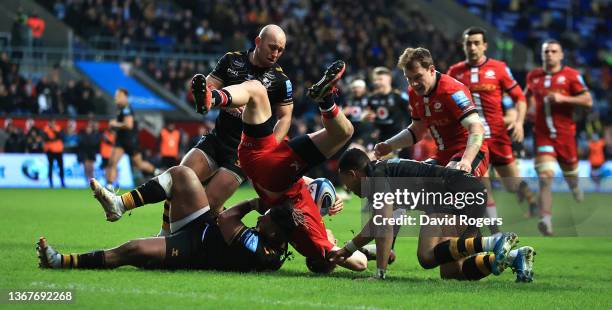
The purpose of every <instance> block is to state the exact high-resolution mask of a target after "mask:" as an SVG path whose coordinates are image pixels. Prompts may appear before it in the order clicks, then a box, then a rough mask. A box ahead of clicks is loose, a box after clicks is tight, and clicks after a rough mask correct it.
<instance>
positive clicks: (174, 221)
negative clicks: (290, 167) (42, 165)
mask: <svg viewBox="0 0 612 310" xmlns="http://www.w3.org/2000/svg"><path fill="white" fill-rule="evenodd" d="M90 185H91V187H92V190H93V192H94V195H95V196H96V198H97V199H98V200H100V202H101V203H102V204H103V206H105V209H106V210H107V216H110V217H111V218H112V217H113V216H120V215H121V214H112V213H113V212H115V211H116V210H115V211H113V210H114V209H112V208H108V206H109V205H111V206H115V205H116V204H113V203H112V202H111V203H109V199H114V198H115V197H116V196H114V195H113V196H112V197H111V196H109V195H102V194H101V193H109V192H108V191H107V190H106V189H104V188H103V187H102V186H100V184H99V183H98V182H97V181H96V180H95V179H91V180H90ZM130 193H131V194H132V195H130V197H132V199H133V200H134V201H131V202H130V203H136V204H146V203H152V202H161V201H164V200H165V199H169V200H170V202H171V208H170V229H171V231H172V234H171V235H169V236H165V237H151V238H142V239H135V240H130V241H128V242H126V243H124V244H123V245H120V246H118V247H115V248H112V249H108V250H97V251H93V252H89V253H83V254H67V255H66V254H61V253H59V252H57V251H56V250H55V249H53V248H52V247H51V246H49V245H48V244H47V240H46V239H45V238H44V237H41V238H40V240H39V242H38V246H37V250H38V255H39V258H40V267H42V268H89V269H92V268H93V269H99V268H117V267H120V266H124V265H131V266H136V267H141V268H157V269H212V270H228V271H255V270H256V271H263V270H277V269H279V268H280V267H281V265H282V264H283V262H284V258H283V255H285V254H286V251H287V241H288V240H289V236H291V234H292V233H293V232H294V230H295V229H296V228H297V226H298V225H299V224H300V223H302V222H303V221H304V216H303V215H302V214H301V212H299V210H296V209H294V207H293V205H291V203H290V201H284V202H281V203H279V204H278V205H276V206H275V207H274V208H272V209H270V211H269V212H267V213H266V214H265V215H263V216H260V217H259V218H258V220H257V226H255V227H253V228H248V227H246V226H245V225H244V224H243V222H242V218H243V217H244V216H245V215H246V214H248V213H249V212H251V211H252V210H254V209H257V208H258V207H259V203H258V200H257V199H254V200H249V201H245V202H242V203H240V204H238V205H236V206H235V207H232V208H230V209H228V210H226V211H224V212H222V213H221V214H220V215H219V216H218V217H216V216H215V215H214V214H213V213H212V212H211V210H210V207H209V206H208V205H209V202H208V199H207V197H206V192H205V191H204V188H203V187H202V184H201V183H200V181H199V179H198V177H197V175H196V174H195V173H194V172H193V170H191V169H189V168H187V167H183V166H176V167H172V168H170V169H169V170H167V171H166V172H164V173H162V174H161V175H159V176H157V177H155V178H153V179H151V180H149V181H148V182H146V183H145V184H143V185H141V186H140V187H138V188H137V189H135V190H132V191H131V192H130ZM108 213H111V214H108Z"/></svg>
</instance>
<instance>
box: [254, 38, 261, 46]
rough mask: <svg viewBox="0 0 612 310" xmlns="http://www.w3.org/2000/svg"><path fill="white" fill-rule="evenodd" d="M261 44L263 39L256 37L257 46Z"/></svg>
mask: <svg viewBox="0 0 612 310" xmlns="http://www.w3.org/2000/svg"><path fill="white" fill-rule="evenodd" d="M259 44H261V37H260V36H256V37H255V46H258V47H259Z"/></svg>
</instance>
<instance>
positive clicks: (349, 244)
mask: <svg viewBox="0 0 612 310" xmlns="http://www.w3.org/2000/svg"><path fill="white" fill-rule="evenodd" d="M344 248H345V249H346V250H347V251H349V252H350V253H351V254H352V253H354V252H355V251H357V247H356V246H355V243H353V240H351V241H349V242H347V243H346V244H345V245H344Z"/></svg>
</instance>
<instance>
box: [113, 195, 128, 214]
mask: <svg viewBox="0 0 612 310" xmlns="http://www.w3.org/2000/svg"><path fill="white" fill-rule="evenodd" d="M115 203H116V204H118V205H119V208H120V209H121V212H124V213H125V211H127V209H126V208H125V205H124V204H123V199H121V196H120V195H115Z"/></svg>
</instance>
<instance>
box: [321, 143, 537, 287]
mask: <svg viewBox="0 0 612 310" xmlns="http://www.w3.org/2000/svg"><path fill="white" fill-rule="evenodd" d="M338 170H339V173H340V180H341V182H342V184H344V186H345V187H346V188H347V190H349V191H351V192H354V193H355V194H356V195H357V196H359V197H362V198H367V199H368V202H369V203H370V204H372V203H373V195H374V194H375V191H377V189H375V188H378V186H380V185H382V189H384V191H386V192H395V191H396V189H399V187H403V186H405V184H406V183H401V181H400V179H396V180H395V181H396V183H398V184H395V185H394V184H393V178H413V179H414V180H415V182H414V183H408V184H409V186H410V185H412V186H414V187H415V188H409V190H411V191H413V192H421V191H422V189H423V191H422V192H423V193H435V192H440V193H459V194H461V193H463V194H464V195H467V193H472V194H474V195H476V197H477V194H478V193H481V194H482V193H484V194H485V195H484V196H486V191H485V188H484V185H482V183H481V182H480V181H479V180H478V179H477V178H475V177H474V176H472V175H469V174H467V173H466V172H465V171H462V170H458V169H451V168H446V167H441V166H437V165H431V164H426V163H422V162H417V161H412V160H400V159H391V160H383V161H370V159H369V158H368V156H367V155H366V153H365V152H363V151H361V150H358V149H350V150H348V151H346V152H345V153H344V154H343V155H342V157H341V158H340V161H339V163H338ZM362 178H367V179H365V181H366V182H365V183H364V184H366V185H367V186H368V188H362ZM436 180H439V181H436ZM376 181H378V182H382V183H383V184H375V183H374V182H376ZM420 184H422V185H420ZM371 186H375V188H374V187H371ZM398 186H399V187H398ZM416 186H419V187H421V188H416ZM396 187H397V188H396ZM404 188H405V187H404ZM481 196H482V195H481ZM457 197H459V196H457ZM475 201H476V200H475ZM485 203H486V197H485V198H484V199H481V204H475V205H467V206H465V207H461V208H458V207H455V206H442V205H440V204H436V203H432V204H424V205H422V204H419V205H418V206H417V207H416V210H420V211H424V212H425V214H426V215H427V216H428V217H429V219H431V218H434V219H445V218H448V217H452V218H457V217H461V216H463V217H464V218H465V217H469V218H473V219H477V218H482V217H484V216H485V215H484V206H485ZM456 205H457V204H456ZM392 208H393V206H392V205H389V204H387V205H386V206H384V207H382V208H380V209H379V211H377V210H374V211H375V215H376V214H381V215H382V216H383V217H386V218H390V217H391V215H390V214H391V212H392ZM487 219H488V218H487ZM378 223H380V222H378ZM450 224H452V223H449V224H444V223H443V224H440V225H421V228H420V232H419V245H418V250H417V257H418V260H419V263H420V264H421V266H422V267H423V268H425V269H431V268H435V267H438V266H440V276H441V277H442V278H443V279H458V280H479V279H481V278H484V277H486V276H488V275H489V274H491V273H493V274H495V275H499V274H501V273H502V271H504V269H505V268H506V266H510V267H512V269H513V270H514V271H515V272H516V273H517V281H520V282H530V281H531V280H532V277H533V272H532V268H533V258H534V257H533V256H534V255H535V251H534V249H533V248H532V247H529V246H524V247H521V248H518V249H514V250H513V247H514V246H515V245H516V243H518V237H517V235H516V234H514V233H503V234H496V235H493V236H490V237H480V232H479V229H478V228H477V227H476V226H473V224H472V225H462V224H461V222H460V221H457V222H456V225H450ZM390 228H391V226H380V225H379V226H377V225H376V221H374V217H372V218H371V219H370V220H369V221H368V223H367V224H366V225H365V226H364V227H363V229H362V231H361V232H360V233H359V234H358V235H357V236H355V237H354V238H353V239H352V240H351V241H349V242H348V243H347V244H346V245H345V246H344V247H343V248H342V249H340V250H339V251H337V252H335V253H333V255H332V256H331V259H332V260H333V261H342V259H343V258H344V257H347V256H349V255H351V253H352V252H353V251H355V249H357V248H360V247H363V246H364V245H366V244H367V243H369V242H370V241H371V240H372V239H376V248H377V250H379V251H378V254H381V253H383V254H382V255H385V256H384V257H383V258H382V259H381V260H378V261H379V265H378V268H380V269H379V270H378V274H377V275H378V278H384V277H385V272H386V270H385V269H384V268H385V267H386V264H384V262H386V261H387V259H386V257H388V255H389V250H390V248H391V242H392V241H393V230H392V229H390ZM382 249H384V250H382ZM381 263H383V264H382V265H381Z"/></svg>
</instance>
